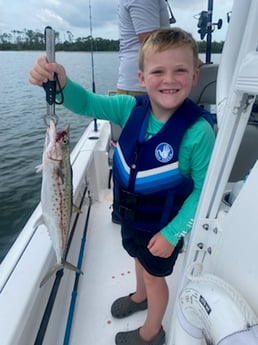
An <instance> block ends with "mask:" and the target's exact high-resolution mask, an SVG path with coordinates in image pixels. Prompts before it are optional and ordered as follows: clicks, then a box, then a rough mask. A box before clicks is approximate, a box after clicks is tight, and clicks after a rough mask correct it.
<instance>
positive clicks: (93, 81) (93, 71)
mask: <svg viewBox="0 0 258 345" xmlns="http://www.w3.org/2000/svg"><path fill="white" fill-rule="evenodd" d="M89 19H90V53H91V80H92V92H94V93H95V92H96V87H95V69H94V54H93V50H94V47H93V36H92V16H91V0H89ZM97 131H98V125H97V119H94V132H97Z"/></svg>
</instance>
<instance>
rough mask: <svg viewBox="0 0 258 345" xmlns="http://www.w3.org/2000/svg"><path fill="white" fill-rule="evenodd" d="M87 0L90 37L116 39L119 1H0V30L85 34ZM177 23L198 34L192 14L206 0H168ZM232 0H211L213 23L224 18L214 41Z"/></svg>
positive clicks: (217, 36) (220, 36)
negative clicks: (51, 30)
mask: <svg viewBox="0 0 258 345" xmlns="http://www.w3.org/2000/svg"><path fill="white" fill-rule="evenodd" d="M89 1H90V2H91V14H92V30H93V37H102V38H109V39H118V20H117V2H118V0H24V1H23V0H8V1H7V0H0V33H1V34H2V33H4V32H10V31H12V30H23V29H31V30H34V31H36V30H39V31H42V32H43V31H44V28H45V26H47V25H50V26H52V28H53V29H54V30H56V31H58V32H59V33H60V34H62V33H65V32H66V31H70V32H72V34H73V35H74V37H75V38H77V37H86V36H88V35H89V34H90V28H89ZM169 2H170V5H171V7H172V11H173V14H174V16H175V18H176V20H177V22H176V24H174V25H177V26H180V27H182V28H183V29H185V30H187V31H190V32H191V33H192V34H193V35H194V37H195V38H196V39H198V40H200V36H199V34H198V33H197V23H198V20H197V19H196V18H194V16H195V15H197V18H198V14H199V13H200V12H201V11H203V10H207V7H208V1H207V0H169ZM232 4H233V0H214V5H213V7H214V8H213V10H214V11H213V22H217V21H218V19H219V18H222V19H223V27H222V29H221V30H217V29H216V30H215V32H214V34H213V40H215V41H221V40H224V38H225V34H226V30H227V27H228V24H227V21H226V17H227V12H229V11H230V10H231V9H232Z"/></svg>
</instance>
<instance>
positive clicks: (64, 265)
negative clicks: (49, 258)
mask: <svg viewBox="0 0 258 345" xmlns="http://www.w3.org/2000/svg"><path fill="white" fill-rule="evenodd" d="M64 268H66V269H68V270H71V271H75V272H76V273H80V274H83V272H82V271H81V270H80V269H79V268H78V267H76V266H74V265H73V264H71V263H70V262H68V261H65V260H63V261H62V263H61V264H56V265H55V266H53V267H52V268H51V269H50V270H49V271H48V272H47V274H46V275H45V277H44V278H43V279H42V281H41V283H40V287H42V286H43V285H44V284H45V283H46V282H47V281H48V279H49V278H50V277H51V276H52V275H53V274H55V273H56V272H58V271H60V270H61V269H64Z"/></svg>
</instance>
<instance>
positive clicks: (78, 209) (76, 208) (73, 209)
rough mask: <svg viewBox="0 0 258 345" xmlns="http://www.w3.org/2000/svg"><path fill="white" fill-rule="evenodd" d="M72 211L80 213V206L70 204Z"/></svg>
mask: <svg viewBox="0 0 258 345" xmlns="http://www.w3.org/2000/svg"><path fill="white" fill-rule="evenodd" d="M72 211H73V212H76V213H82V210H81V209H80V207H77V206H75V205H72Z"/></svg>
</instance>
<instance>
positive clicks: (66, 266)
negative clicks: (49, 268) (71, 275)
mask: <svg viewBox="0 0 258 345" xmlns="http://www.w3.org/2000/svg"><path fill="white" fill-rule="evenodd" d="M63 266H64V268H67V269H68V270H71V271H74V272H76V273H80V274H83V272H82V271H81V270H80V269H79V268H78V267H76V266H75V265H73V264H71V263H70V262H68V261H64V262H63Z"/></svg>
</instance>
